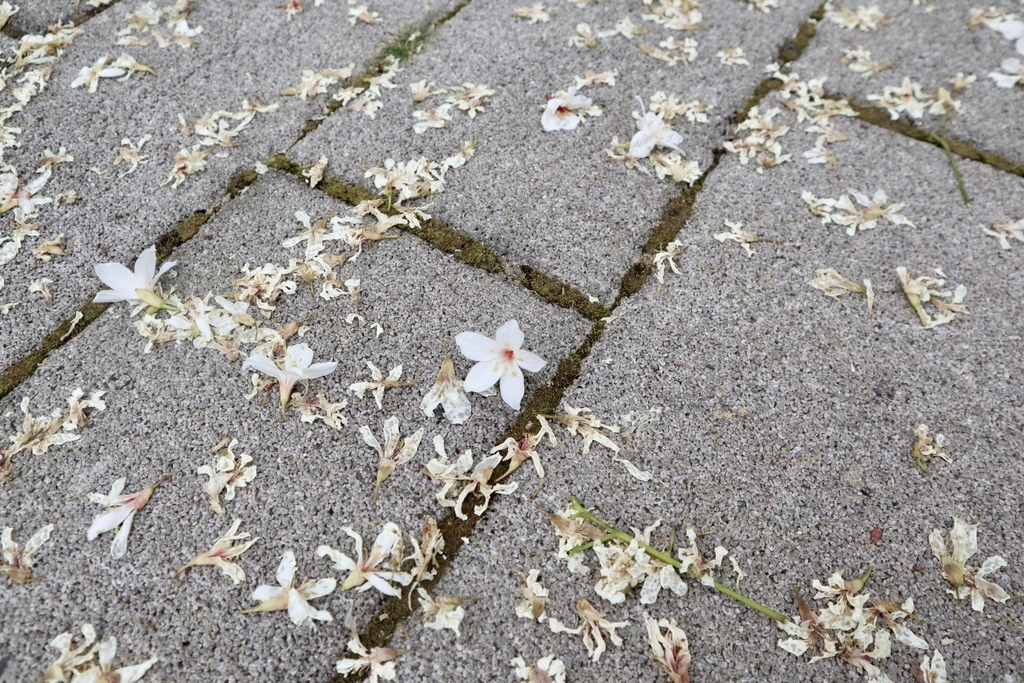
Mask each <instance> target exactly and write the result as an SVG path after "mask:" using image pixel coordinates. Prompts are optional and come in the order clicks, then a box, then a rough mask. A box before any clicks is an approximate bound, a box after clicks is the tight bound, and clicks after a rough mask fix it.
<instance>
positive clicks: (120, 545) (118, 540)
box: [110, 508, 135, 560]
mask: <svg viewBox="0 0 1024 683" xmlns="http://www.w3.org/2000/svg"><path fill="white" fill-rule="evenodd" d="M128 509H129V514H128V516H127V517H125V520H124V522H123V523H122V524H121V528H120V529H118V531H117V535H116V536H114V540H113V541H111V543H110V556H111V557H113V558H114V559H115V560H120V559H121V558H122V557H124V556H125V555H126V554H127V553H128V534H130V533H131V532H132V520H133V519H135V508H128Z"/></svg>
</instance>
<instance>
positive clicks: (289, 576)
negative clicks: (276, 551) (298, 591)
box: [253, 550, 295, 595]
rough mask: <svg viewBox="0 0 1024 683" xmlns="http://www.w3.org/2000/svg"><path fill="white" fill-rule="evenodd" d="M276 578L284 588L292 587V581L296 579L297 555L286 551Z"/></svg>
mask: <svg viewBox="0 0 1024 683" xmlns="http://www.w3.org/2000/svg"><path fill="white" fill-rule="evenodd" d="M275 576H276V577H277V582H278V583H279V584H280V585H281V586H283V587H284V588H288V587H290V586H291V585H292V581H293V580H294V579H295V553H293V552H292V551H291V550H288V551H286V552H285V554H284V556H283V557H282V558H281V564H280V565H278V567H277V574H276V575H275ZM253 595H255V593H254V594H253Z"/></svg>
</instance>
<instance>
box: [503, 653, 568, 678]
mask: <svg viewBox="0 0 1024 683" xmlns="http://www.w3.org/2000/svg"><path fill="white" fill-rule="evenodd" d="M509 664H511V665H512V666H514V667H516V669H515V674H516V677H517V678H518V679H519V680H522V681H526V683H565V663H564V662H562V660H561V659H556V658H555V656H554V655H548V656H547V657H541V658H540V659H538V660H537V663H536V664H534V665H532V666H527V665H526V661H525V660H524V659H523V658H522V657H513V658H512V659H511V660H509Z"/></svg>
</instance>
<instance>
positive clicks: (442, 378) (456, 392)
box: [420, 358, 473, 425]
mask: <svg viewBox="0 0 1024 683" xmlns="http://www.w3.org/2000/svg"><path fill="white" fill-rule="evenodd" d="M439 405H440V406H443V407H444V416H445V417H446V418H448V421H449V422H451V423H452V424H455V425H460V424H462V423H464V422H465V421H466V420H468V419H469V417H470V415H472V414H473V407H472V406H471V405H470V403H469V397H468V396H466V385H465V384H464V383H463V382H462V380H461V379H459V378H458V377H457V376H456V375H455V365H454V364H453V363H452V361H451V359H450V358H445V359H444V360H443V361H442V362H441V369H440V370H439V371H438V373H437V381H436V382H435V383H434V386H432V387H431V388H430V391H428V392H427V395H426V396H424V397H423V401H422V402H421V403H420V410H422V411H423V414H424V415H426V416H427V417H433V416H434V411H435V410H437V406H439Z"/></svg>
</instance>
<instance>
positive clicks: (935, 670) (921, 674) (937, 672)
mask: <svg viewBox="0 0 1024 683" xmlns="http://www.w3.org/2000/svg"><path fill="white" fill-rule="evenodd" d="M914 678H915V679H917V681H918V683H948V681H949V679H948V678H947V677H946V660H945V659H943V657H942V653H941V652H939V651H938V650H935V652H933V653H932V656H931V658H930V659H929V657H928V655H922V656H921V663H920V664H919V665H917V666H916V667H914Z"/></svg>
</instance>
